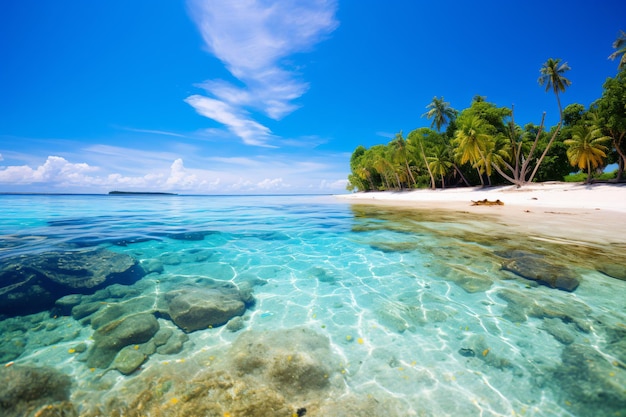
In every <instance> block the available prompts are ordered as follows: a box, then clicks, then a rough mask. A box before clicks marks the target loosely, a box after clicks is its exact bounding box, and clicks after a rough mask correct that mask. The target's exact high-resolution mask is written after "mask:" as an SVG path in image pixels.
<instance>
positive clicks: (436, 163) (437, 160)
mask: <svg viewBox="0 0 626 417" xmlns="http://www.w3.org/2000/svg"><path fill="white" fill-rule="evenodd" d="M427 160H428V167H429V168H430V171H431V172H432V173H433V175H438V176H439V177H440V178H441V188H446V183H445V180H444V179H445V176H446V175H447V174H448V172H450V168H452V166H453V163H452V161H451V160H450V153H449V150H448V147H446V146H443V145H440V146H437V147H436V148H435V153H434V154H433V155H432V156H429V157H427Z"/></svg>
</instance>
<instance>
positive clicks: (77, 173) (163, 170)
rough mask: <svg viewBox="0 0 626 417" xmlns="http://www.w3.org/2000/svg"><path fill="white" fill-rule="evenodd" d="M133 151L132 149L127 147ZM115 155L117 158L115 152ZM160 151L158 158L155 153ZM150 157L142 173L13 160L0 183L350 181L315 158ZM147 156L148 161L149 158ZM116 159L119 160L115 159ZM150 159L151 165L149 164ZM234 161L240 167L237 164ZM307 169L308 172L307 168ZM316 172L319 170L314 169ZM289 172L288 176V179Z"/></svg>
mask: <svg viewBox="0 0 626 417" xmlns="http://www.w3.org/2000/svg"><path fill="white" fill-rule="evenodd" d="M133 152H134V151H133V150H132V149H128V150H127V153H128V154H132V153H133ZM110 154H111V157H112V158H113V159H115V158H116V157H115V156H114V155H113V152H110ZM153 157H156V158H157V159H154V158H153ZM148 158H149V161H152V162H150V163H149V164H148V163H143V164H142V163H141V162H140V161H136V163H137V164H138V165H142V166H144V168H142V169H141V170H140V173H135V174H133V173H128V172H126V173H121V172H119V171H117V170H115V171H112V172H111V171H110V170H108V169H106V168H104V167H100V166H92V165H89V164H88V163H85V162H81V163H74V162H71V161H69V160H67V159H66V158H64V157H61V156H48V157H47V158H46V160H45V161H44V162H43V163H41V164H40V165H38V166H36V167H33V166H35V165H33V166H31V165H28V164H26V165H10V166H7V167H0V185H9V186H13V187H16V188H8V189H6V190H5V191H9V192H10V191H22V190H23V189H24V188H23V187H24V186H27V187H28V189H29V190H30V191H32V192H51V193H54V192H102V193H106V192H108V191H112V190H124V191H173V192H187V193H193V194H213V193H217V194H224V193H226V194H228V193H233V194H242V193H252V194H254V193H258V192H262V193H294V192H302V191H308V192H322V193H328V192H342V191H343V190H344V189H345V184H346V181H345V180H342V179H341V177H342V176H343V175H341V174H340V173H338V172H337V170H336V169H334V167H332V166H330V165H324V164H323V163H321V162H313V161H306V160H301V161H293V160H290V161H281V160H274V159H273V160H269V159H265V158H243V157H233V158H224V157H213V158H208V160H205V161H206V162H208V163H209V165H210V166H208V167H203V168H187V167H186V166H185V165H184V162H183V159H182V158H176V159H175V160H174V161H173V162H171V163H170V164H169V165H167V164H166V163H165V161H164V160H162V159H161V156H160V155H152V156H151V157H148ZM144 162H148V160H147V161H144ZM114 165H115V164H114ZM147 165H150V166H152V168H147ZM233 166H235V167H239V168H240V169H237V170H232V168H233ZM317 169H319V170H320V171H322V172H327V171H330V172H328V174H329V175H330V178H337V179H336V180H330V181H329V180H328V179H325V178H324V177H322V178H318V177H317V176H316V175H315V174H316V170H317ZM306 173H308V175H307V174H306ZM310 174H314V175H310ZM287 178H288V180H286V179H287Z"/></svg>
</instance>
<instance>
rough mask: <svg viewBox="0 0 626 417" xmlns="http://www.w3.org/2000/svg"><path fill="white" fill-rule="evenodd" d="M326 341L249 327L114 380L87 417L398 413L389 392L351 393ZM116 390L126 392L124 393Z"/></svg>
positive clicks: (300, 331)
mask: <svg viewBox="0 0 626 417" xmlns="http://www.w3.org/2000/svg"><path fill="white" fill-rule="evenodd" d="M341 362H342V359H341V358H340V357H339V356H338V355H337V353H335V352H334V351H333V350H332V348H331V346H330V342H329V340H328V338H327V337H326V336H323V335H321V334H318V333H316V332H314V331H313V330H310V329H306V328H295V329H288V330H275V331H267V332H260V331H247V332H244V333H242V334H241V335H240V336H239V337H238V338H237V339H236V341H235V342H234V343H233V344H232V345H231V346H230V347H229V348H228V349H227V350H224V348H218V349H217V350H216V351H207V352H206V353H202V352H199V353H198V355H197V356H196V357H195V358H194V359H193V360H186V361H174V362H169V363H167V364H159V363H156V364H154V365H152V366H150V367H147V368H146V369H145V371H143V372H142V373H140V374H138V375H136V376H135V377H133V378H132V380H131V379H126V380H121V381H119V385H118V386H117V387H116V388H117V389H115V390H110V391H108V392H105V393H104V394H103V398H102V400H101V401H98V402H97V403H95V402H94V403H91V404H88V405H87V406H86V407H88V408H89V412H87V413H85V415H86V416H93V417H95V416H109V415H129V416H134V415H138V414H137V413H138V410H141V412H140V413H141V415H168V416H171V417H183V416H185V417H187V416H200V415H201V416H226V415H232V416H233V417H234V416H246V417H284V416H300V417H302V416H328V417H343V416H350V417H369V416H386V417H399V416H400V415H406V413H403V412H400V411H399V410H401V409H402V406H401V403H400V401H399V400H398V399H397V398H395V397H394V396H390V395H387V394H386V393H384V394H381V395H376V394H368V395H367V396H366V395H362V396H357V395H355V394H353V393H351V392H350V391H349V390H348V389H347V386H346V383H345V381H344V375H343V374H341V373H340V370H341V369H342V366H341ZM120 393H124V394H123V396H121V395H120Z"/></svg>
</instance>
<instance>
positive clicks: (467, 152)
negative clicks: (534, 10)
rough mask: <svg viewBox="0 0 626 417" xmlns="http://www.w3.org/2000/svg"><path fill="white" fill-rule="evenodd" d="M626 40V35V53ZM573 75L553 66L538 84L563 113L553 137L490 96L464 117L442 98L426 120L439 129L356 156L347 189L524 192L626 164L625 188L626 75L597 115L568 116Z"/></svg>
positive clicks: (575, 108) (574, 112) (609, 90)
mask: <svg viewBox="0 0 626 417" xmlns="http://www.w3.org/2000/svg"><path fill="white" fill-rule="evenodd" d="M623 37H624V32H622V37H621V38H619V39H622V40H621V42H622V43H619V47H622V46H623V45H624V44H623V42H624V39H623ZM619 39H618V40H619ZM616 42H617V41H616ZM614 47H615V48H616V49H617V46H615V45H614ZM620 51H622V50H621V49H620V50H618V51H616V53H615V54H614V55H615V56H616V57H617V56H618V55H616V54H618V52H619V53H620V54H621V55H619V56H620V57H621V59H622V60H623V59H624V54H623V51H622V52H620ZM620 68H621V67H620ZM569 70H570V67H569V66H568V65H567V63H566V62H561V59H552V58H550V59H548V60H547V61H546V62H545V63H544V64H543V66H542V68H541V69H540V73H541V76H540V77H539V79H538V82H539V84H540V85H542V86H545V89H546V91H550V90H552V91H553V92H554V94H555V95H556V99H557V104H558V108H559V115H560V120H559V123H558V124H557V125H556V126H553V127H552V128H551V129H548V130H546V129H545V128H544V122H543V120H544V119H543V118H542V121H541V123H540V124H539V125H536V124H532V123H529V124H527V125H525V126H524V128H523V129H522V128H521V127H520V126H518V125H516V124H515V122H514V119H513V110H512V109H510V108H507V107H498V106H497V105H495V104H494V103H490V102H488V101H487V99H486V97H484V96H480V95H476V96H474V97H473V99H472V102H471V104H470V106H469V107H468V108H466V109H463V110H462V111H460V112H459V111H456V110H454V109H452V108H451V107H450V105H449V103H447V102H445V101H444V99H443V97H441V98H438V97H434V98H433V100H432V102H431V103H429V104H428V105H427V106H426V108H427V109H428V111H427V112H426V113H424V114H423V115H422V117H428V118H429V119H431V128H418V129H415V130H413V131H411V132H410V133H409V134H408V135H407V137H406V139H405V138H404V137H403V135H402V132H400V133H398V134H397V135H396V136H395V138H394V139H393V140H392V141H391V142H389V143H388V144H381V145H375V146H372V147H371V148H369V149H366V148H365V147H363V146H358V147H357V148H356V149H355V150H354V152H353V154H352V157H351V158H350V169H351V172H350V175H349V176H348V186H347V189H349V190H358V191H371V190H402V189H410V188H420V187H427V186H429V185H430V186H431V187H433V188H435V187H436V186H437V184H438V185H439V186H441V187H445V186H446V185H449V184H460V183H461V182H463V183H465V184H467V185H470V184H477V183H481V184H484V183H485V180H486V181H487V182H488V183H489V184H492V183H502V182H506V181H508V182H510V183H513V184H517V185H522V184H525V183H527V182H531V181H533V180H537V181H551V180H552V181H561V180H563V179H564V178H566V179H567V180H568V181H570V180H572V179H573V178H576V180H579V178H580V175H585V178H586V177H587V175H586V174H576V175H578V176H576V175H574V176H573V175H569V174H570V172H571V166H572V165H574V166H577V167H579V168H580V169H584V170H586V171H587V172H590V173H591V174H592V175H593V173H594V170H595V169H596V168H597V167H603V166H605V165H606V164H607V163H611V162H613V161H618V162H619V170H618V171H617V174H616V175H617V178H618V180H619V179H620V178H621V175H622V171H623V169H624V166H626V71H621V72H620V73H618V74H617V76H616V77H615V78H608V79H607V80H606V82H605V83H604V85H603V87H604V91H603V94H602V97H601V98H600V99H598V100H597V101H595V102H594V103H592V104H591V105H590V107H589V109H586V108H585V106H584V105H582V104H579V103H573V104H570V105H568V106H567V107H566V108H565V109H562V107H561V101H560V97H559V94H560V93H562V92H564V91H565V90H566V88H567V87H569V86H570V84H571V82H570V80H569V79H567V78H566V77H565V75H564V74H565V73H566V72H567V71H569ZM544 117H545V113H544ZM444 126H445V127H446V130H445V132H443V133H442V132H441V129H442V128H443V127H444ZM433 127H435V128H436V129H437V131H435V130H433V129H432V128H433ZM604 177H606V176H604ZM604 177H603V178H604Z"/></svg>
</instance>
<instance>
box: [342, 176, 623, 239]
mask: <svg viewBox="0 0 626 417" xmlns="http://www.w3.org/2000/svg"><path fill="white" fill-rule="evenodd" d="M336 197H337V198H340V199H345V200H348V201H351V202H352V203H354V204H377V205H387V206H396V207H401V208H415V209H429V210H448V211H457V212H460V213H471V214H474V215H475V214H479V215H480V214H484V215H485V216H497V217H499V218H500V220H501V221H503V222H505V223H506V224H507V225H508V226H509V227H512V228H513V229H514V230H515V231H517V232H522V233H528V234H533V235H541V236H545V237H548V238H554V239H560V240H563V241H564V242H565V241H572V242H573V243H580V242H589V243H596V244H597V243H601V244H626V219H625V215H626V184H580V183H563V182H546V183H533V184H530V185H527V186H523V187H516V186H513V185H509V186H497V187H487V188H482V187H470V188H449V189H443V190H442V189H437V190H414V191H384V192H367V193H354V194H343V195H338V196H336ZM481 200H488V201H491V202H495V201H497V200H499V201H500V202H501V203H502V205H473V202H476V201H481Z"/></svg>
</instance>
